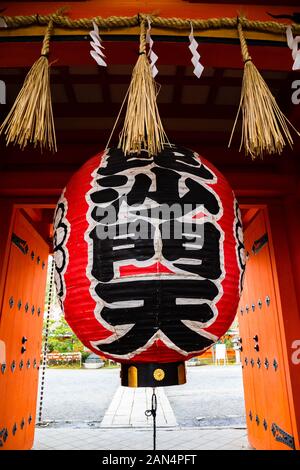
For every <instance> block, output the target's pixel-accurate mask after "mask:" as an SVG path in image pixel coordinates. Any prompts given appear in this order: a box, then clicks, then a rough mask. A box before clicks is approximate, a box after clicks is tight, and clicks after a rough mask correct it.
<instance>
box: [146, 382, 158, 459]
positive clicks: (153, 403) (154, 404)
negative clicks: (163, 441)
mask: <svg viewBox="0 0 300 470" xmlns="http://www.w3.org/2000/svg"><path fill="white" fill-rule="evenodd" d="M156 412H157V396H156V393H155V388H153V393H152V398H151V410H146V411H145V415H146V416H147V417H148V416H152V418H153V450H156Z"/></svg>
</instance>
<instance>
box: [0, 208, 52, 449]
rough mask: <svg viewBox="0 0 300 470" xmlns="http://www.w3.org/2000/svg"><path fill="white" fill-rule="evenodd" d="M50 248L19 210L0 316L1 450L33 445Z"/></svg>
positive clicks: (24, 447) (27, 447)
mask: <svg viewBox="0 0 300 470" xmlns="http://www.w3.org/2000/svg"><path fill="white" fill-rule="evenodd" d="M48 252H49V249H48V245H47V244H46V243H45V242H44V240H43V239H42V238H41V237H40V236H39V234H38V233H37V232H36V231H35V229H34V228H33V227H32V226H31V224H30V223H29V222H28V221H27V220H26V219H25V217H24V216H23V215H22V214H21V213H20V212H17V214H16V218H15V222H14V228H13V237H12V242H11V245H10V255H9V263H8V270H7V276H6V284H5V288H4V296H3V302H2V309H1V317H0V340H2V341H3V342H4V343H5V347H6V358H5V363H2V364H1V371H0V446H1V448H2V449H30V448H31V447H32V444H33V439H34V425H35V414H36V400H37V387H38V370H39V365H40V352H41V333H42V325H43V313H44V298H45V285H46V277H47V259H48Z"/></svg>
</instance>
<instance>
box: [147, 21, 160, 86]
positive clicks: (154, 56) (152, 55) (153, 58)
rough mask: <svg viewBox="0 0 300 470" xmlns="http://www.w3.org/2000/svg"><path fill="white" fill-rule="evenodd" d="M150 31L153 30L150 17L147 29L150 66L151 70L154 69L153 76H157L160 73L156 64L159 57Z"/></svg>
mask: <svg viewBox="0 0 300 470" xmlns="http://www.w3.org/2000/svg"><path fill="white" fill-rule="evenodd" d="M150 31H151V21H150V20H149V19H148V30H147V34H146V42H147V44H149V52H148V57H149V59H150V67H151V70H152V77H153V78H154V77H156V75H157V74H158V69H157V67H156V65H155V63H156V61H157V59H158V55H157V54H155V52H153V44H154V43H153V39H152V38H151V35H150Z"/></svg>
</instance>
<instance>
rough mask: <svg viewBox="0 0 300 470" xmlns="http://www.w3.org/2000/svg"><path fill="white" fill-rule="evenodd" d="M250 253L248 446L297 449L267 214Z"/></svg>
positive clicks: (246, 294)
mask: <svg viewBox="0 0 300 470" xmlns="http://www.w3.org/2000/svg"><path fill="white" fill-rule="evenodd" d="M245 247H246V253H247V266H246V276H245V289H244V291H243V294H242V297H241V301H240V305H239V324H240V334H241V337H242V346H243V351H242V354H241V359H242V365H243V379H244V392H245V406H246V415H247V426H248V434H249V440H250V442H251V444H252V445H253V446H254V447H255V448H257V449H280V450H284V449H286V450H288V449H290V448H291V447H292V446H291V442H292V441H291V439H290V438H289V436H291V435H292V424H291V418H290V409H289V399H288V392H287V384H286V375H285V370H284V361H283V350H282V347H283V346H282V344H283V343H282V340H281V335H280V328H279V314H280V312H279V304H278V302H277V299H276V294H275V287H274V279H273V272H272V262H271V256H270V249H269V242H268V234H267V229H266V223H265V219H264V212H263V211H260V212H259V213H258V215H257V216H256V217H255V219H254V220H253V221H252V222H251V224H250V225H249V226H248V228H247V229H246V231H245ZM278 429H280V430H279V431H278Z"/></svg>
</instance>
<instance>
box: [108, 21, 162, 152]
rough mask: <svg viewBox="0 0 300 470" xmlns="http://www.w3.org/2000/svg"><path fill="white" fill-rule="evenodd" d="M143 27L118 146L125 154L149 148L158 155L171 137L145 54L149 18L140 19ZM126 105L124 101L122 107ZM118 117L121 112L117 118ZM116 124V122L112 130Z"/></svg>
mask: <svg viewBox="0 0 300 470" xmlns="http://www.w3.org/2000/svg"><path fill="white" fill-rule="evenodd" d="M140 28H141V31H140V46H139V58H138V60H137V62H136V64H135V67H134V69H133V72H132V77H131V82H130V85H129V89H128V92H127V94H126V97H125V100H126V98H127V110H126V115H125V120H124V126H123V129H122V131H121V133H120V136H119V137H120V138H119V145H118V148H122V150H123V152H124V154H125V155H129V154H132V153H137V154H140V153H141V151H142V150H146V151H148V154H149V155H157V154H158V153H159V152H160V151H161V150H162V148H163V146H164V144H165V143H168V138H167V135H166V133H165V131H164V128H163V125H162V122H161V119H160V116H159V112H158V107H157V102H156V98H157V94H158V87H157V84H156V83H155V81H154V79H153V76H152V70H151V66H150V63H149V60H148V57H147V54H146V47H147V44H146V20H144V19H143V20H142V21H141V25H140ZM125 100H124V101H125ZM123 105H124V102H123V104H122V107H121V110H122V108H123ZM119 117H120V113H119V115H118V118H117V121H118V119H119ZM115 127H116V124H115V126H114V128H113V130H114V129H115Z"/></svg>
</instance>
